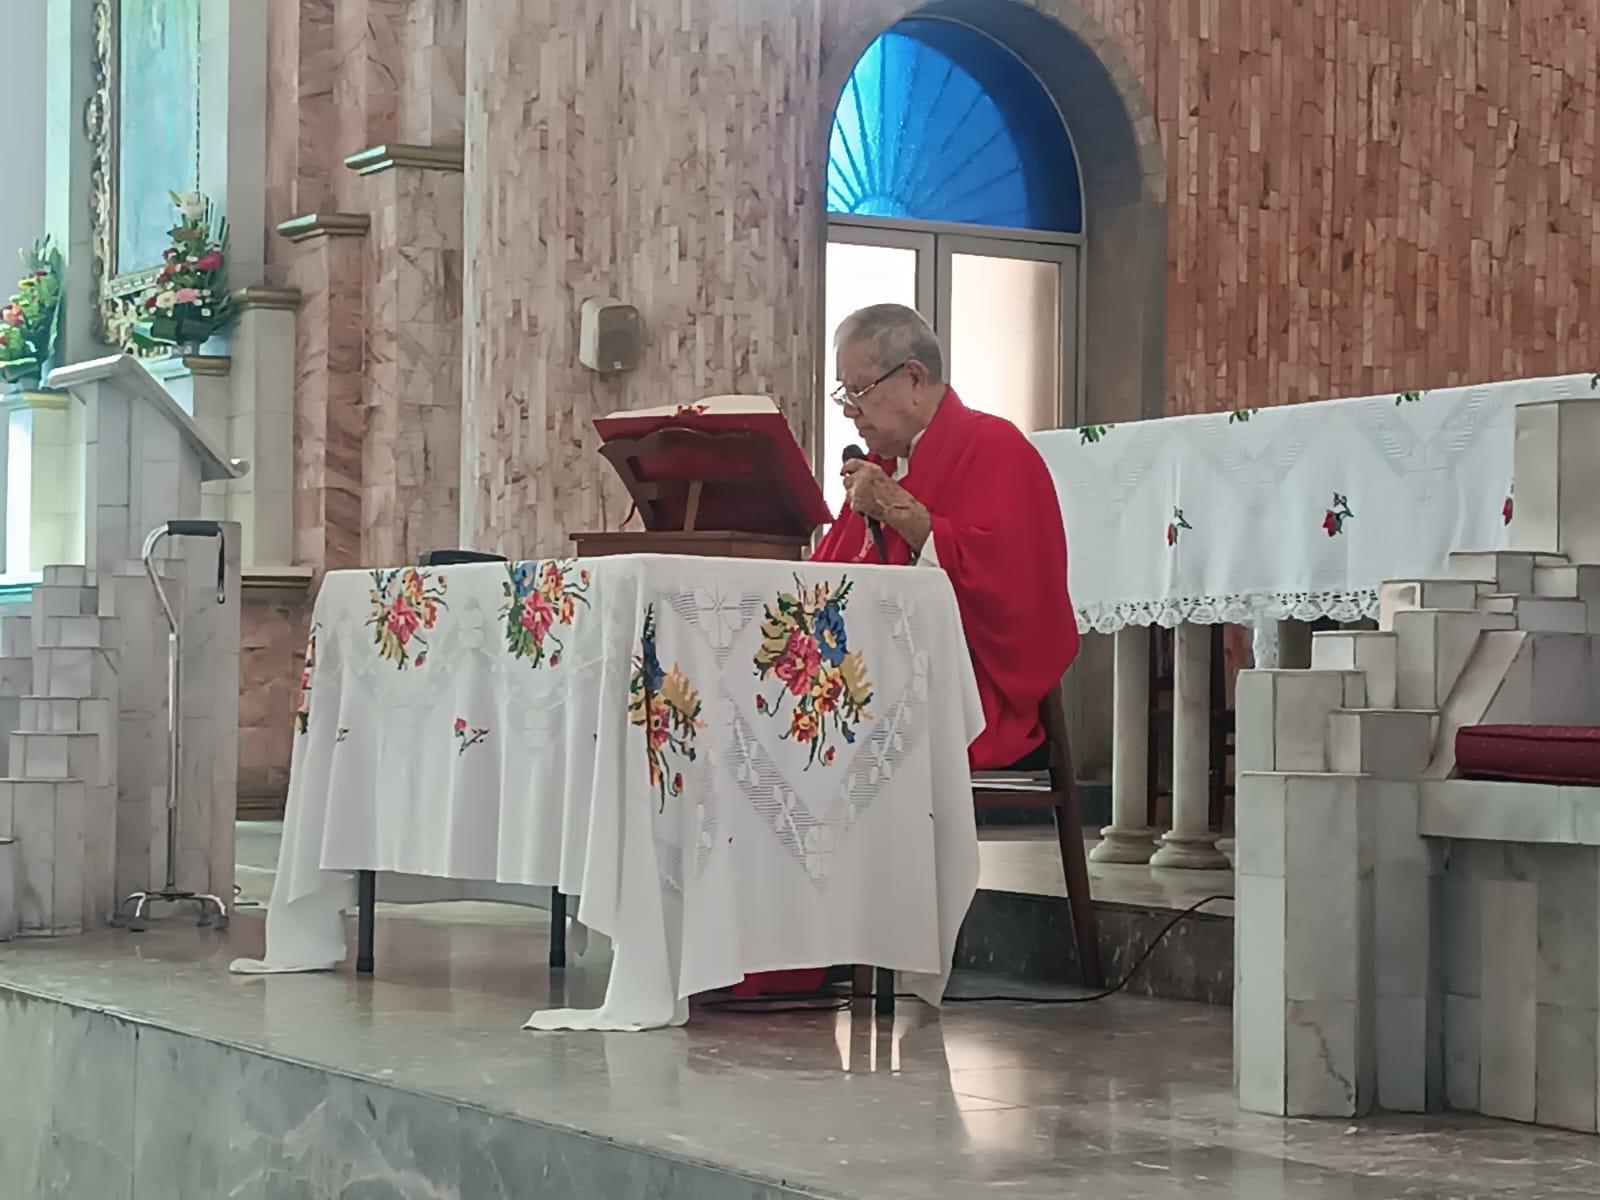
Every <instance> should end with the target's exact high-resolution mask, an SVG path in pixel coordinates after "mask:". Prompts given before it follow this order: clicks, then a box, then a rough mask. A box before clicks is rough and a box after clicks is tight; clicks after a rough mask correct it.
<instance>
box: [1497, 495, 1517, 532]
mask: <svg viewBox="0 0 1600 1200" xmlns="http://www.w3.org/2000/svg"><path fill="white" fill-rule="evenodd" d="M1513 499H1514V498H1513V497H1512V496H1507V497H1506V502H1505V503H1504V504H1502V505H1501V506H1500V524H1502V525H1509V524H1511V516H1512V514H1513V513H1514V512H1515V511H1516V505H1515V504H1514V503H1513Z"/></svg>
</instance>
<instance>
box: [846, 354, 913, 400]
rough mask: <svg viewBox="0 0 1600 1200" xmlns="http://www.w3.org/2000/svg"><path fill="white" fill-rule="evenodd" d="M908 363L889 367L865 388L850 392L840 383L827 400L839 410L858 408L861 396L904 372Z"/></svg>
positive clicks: (907, 361) (907, 360) (908, 360)
mask: <svg viewBox="0 0 1600 1200" xmlns="http://www.w3.org/2000/svg"><path fill="white" fill-rule="evenodd" d="M910 361H911V360H910V359H909V358H908V359H906V361H905V362H903V363H901V364H900V365H899V366H897V367H890V368H889V369H888V370H887V371H885V372H884V373H883V374H882V375H879V376H878V377H877V378H876V379H874V380H873V381H872V382H871V383H869V384H867V386H866V387H864V388H858V389H856V390H855V391H851V390H850V389H849V388H847V387H845V385H844V384H842V383H841V384H840V385H839V386H838V387H836V388H834V389H833V391H831V392H829V393H828V399H830V400H832V401H833V402H834V403H835V404H837V405H838V406H839V407H840V408H860V407H861V398H862V397H863V396H865V395H866V394H867V393H868V392H870V391H871V390H872V389H873V388H875V387H877V386H878V385H879V384H880V383H888V382H889V380H890V379H891V378H893V377H894V376H895V375H897V374H899V373H900V372H901V371H903V370H905V368H906V364H907V363H909V362H910Z"/></svg>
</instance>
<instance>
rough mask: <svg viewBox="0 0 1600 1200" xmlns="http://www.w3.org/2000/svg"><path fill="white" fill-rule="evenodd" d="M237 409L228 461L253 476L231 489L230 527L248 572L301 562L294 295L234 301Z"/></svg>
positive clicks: (242, 296) (265, 293)
mask: <svg viewBox="0 0 1600 1200" xmlns="http://www.w3.org/2000/svg"><path fill="white" fill-rule="evenodd" d="M233 302H234V304H235V305H236V306H237V308H238V310H239V324H238V326H237V327H236V328H235V329H234V331H233V371H232V374H231V376H230V380H231V382H232V385H233V395H232V406H231V408H230V410H229V416H228V430H227V443H226V444H227V446H228V453H229V454H231V455H232V456H233V457H235V458H240V459H244V460H245V461H246V462H248V463H249V464H250V472H249V474H247V475H246V476H245V477H244V478H243V479H239V480H236V481H235V482H234V483H233V484H231V485H230V486H229V488H228V513H227V516H228V519H229V520H230V521H236V522H238V524H239V527H240V530H241V534H240V536H241V539H242V541H241V546H240V550H241V554H242V555H243V561H244V566H245V570H246V572H249V571H253V570H255V569H257V568H264V567H265V568H278V567H286V566H288V565H289V564H290V563H292V562H293V561H294V384H295V312H296V310H297V309H298V308H299V307H300V293H299V292H298V291H296V290H294V289H293V288H266V287H249V288H242V289H241V290H239V291H238V292H236V293H234V298H233Z"/></svg>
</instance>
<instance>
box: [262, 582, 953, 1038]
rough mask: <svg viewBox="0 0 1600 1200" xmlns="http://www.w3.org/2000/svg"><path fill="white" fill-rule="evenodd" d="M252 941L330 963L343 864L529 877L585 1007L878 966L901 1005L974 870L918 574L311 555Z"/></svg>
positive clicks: (932, 991)
mask: <svg viewBox="0 0 1600 1200" xmlns="http://www.w3.org/2000/svg"><path fill="white" fill-rule="evenodd" d="M313 621H314V624H313V628H312V645H311V647H310V649H309V652H308V666H307V679H306V683H307V687H306V690H305V694H304V696H305V698H304V700H303V701H302V711H301V714H300V716H299V718H298V719H297V725H298V727H299V729H300V733H299V735H298V737H297V740H296V745H295V749H294V758H293V765H292V773H291V776H290V787H289V801H288V808H287V811H286V814H285V820H284V831H283V846H282V850H281V853H280V861H279V865H278V875H277V880H276V884H275V886H274V889H273V893H272V898H271V901H270V903H269V906H268V912H267V949H266V957H265V958H264V959H263V960H261V961H259V962H252V961H244V960H241V961H240V962H238V963H235V964H234V967H235V969H236V970H239V971H244V972H251V971H293V970H325V969H328V968H330V967H332V966H333V965H334V964H336V963H338V962H340V961H342V960H343V958H344V955H345V938H344V924H343V920H342V917H341V912H342V910H343V909H344V908H346V907H347V906H348V905H349V904H350V903H352V902H353V899H354V895H355V883H354V877H353V875H352V874H350V873H351V872H353V871H356V870H362V869H370V870H380V871H391V872H403V873H407V874H412V875H424V876H435V877H449V878H459V879H477V880H493V881H497V882H500V883H508V884H542V885H553V886H559V887H560V889H561V890H562V891H563V892H566V893H567V894H569V895H575V896H580V897H581V901H580V911H579V917H580V919H581V920H582V921H583V923H584V924H585V925H586V926H588V927H590V928H592V929H596V930H598V931H600V932H601V933H603V934H605V935H607V936H608V937H610V938H611V939H612V941H613V943H614V959H613V964H612V971H611V978H610V983H609V986H608V990H607V993H606V999H605V1004H604V1006H603V1007H602V1008H601V1009H599V1010H596V1011H594V1012H577V1011H571V1010H567V1011H559V1012H545V1013H536V1014H535V1015H534V1017H533V1018H532V1019H531V1021H530V1027H536V1028H543V1029H557V1028H603V1029H642V1028H651V1027H657V1026H662V1025H668V1024H680V1023H682V1022H683V1021H684V1020H685V1019H686V1017H687V1015H688V1007H687V1004H686V1002H685V998H686V997H688V996H690V995H693V994H695V993H698V992H703V991H708V990H711V989H715V988H719V987H724V986H727V985H729V984H733V983H736V982H737V981H738V980H739V979H740V978H742V977H743V976H744V975H745V974H747V973H749V972H755V971H766V970H775V969H781V968H790V967H808V966H826V965H831V964H834V963H856V962H859V963H868V964H873V965H877V966H883V967H889V968H892V969H894V970H897V971H899V972H902V973H903V975H904V976H905V981H906V983H907V985H908V986H909V987H911V988H912V990H914V991H916V992H917V993H918V994H919V995H921V996H922V997H923V998H924V999H926V1000H928V1001H929V1002H930V1003H937V1002H938V1000H939V998H940V996H941V995H942V992H943V988H944V982H945V980H946V978H947V976H948V973H949V969H950V962H951V957H952V955H953V953H954V950H955V940H956V934H957V931H958V929H959V927H960V924H961V920H962V918H963V917H964V916H965V915H966V911H967V906H968V904H969V903H970V902H971V899H972V895H973V892H974V890H975V889H976V887H977V874H978V866H977V838H976V832H975V828H974V820H973V809H972V791H971V781H970V777H969V775H968V770H967V746H968V744H969V743H970V742H971V741H972V739H973V738H974V737H976V736H977V735H978V734H979V733H980V732H981V731H982V729H983V714H982V710H981V708H980V706H979V701H978V694H977V685H976V682H975V680H974V677H973V673H972V666H971V662H970V660H969V658H968V656H967V652H966V644H965V640H964V638H963V635H962V629H961V622H960V616H959V613H958V611H957V609H956V604H955V597H954V593H953V592H952V590H951V587H950V583H949V580H948V579H947V578H946V576H945V575H944V573H943V572H941V571H935V570H921V571H912V570H906V569H903V568H901V569H896V568H889V567H854V566H852V567H849V568H844V567H838V566H827V565H811V564H799V565H797V564H792V563H765V562H751V561H743V560H741V561H731V560H723V559H699V558H673V557H657V556H637V557H627V558H608V559H597V560H592V561H587V562H572V561H567V562H543V563H523V564H517V565H515V566H508V565H506V564H499V563H495V564H474V565H470V566H454V567H448V568H440V569H420V570H419V569H413V568H397V569H389V570H380V571H368V572H337V573H334V574H330V575H329V576H327V578H326V579H325V581H324V582H323V585H322V590H321V592H320V594H319V596H318V599H317V604H316V610H315V614H314V618H313Z"/></svg>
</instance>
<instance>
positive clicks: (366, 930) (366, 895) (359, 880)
mask: <svg viewBox="0 0 1600 1200" xmlns="http://www.w3.org/2000/svg"><path fill="white" fill-rule="evenodd" d="M377 904H378V873H377V872H376V871H357V872H356V974H357V975H371V974H372V924H373V917H374V916H375V912H374V910H375V909H376V908H377Z"/></svg>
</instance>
